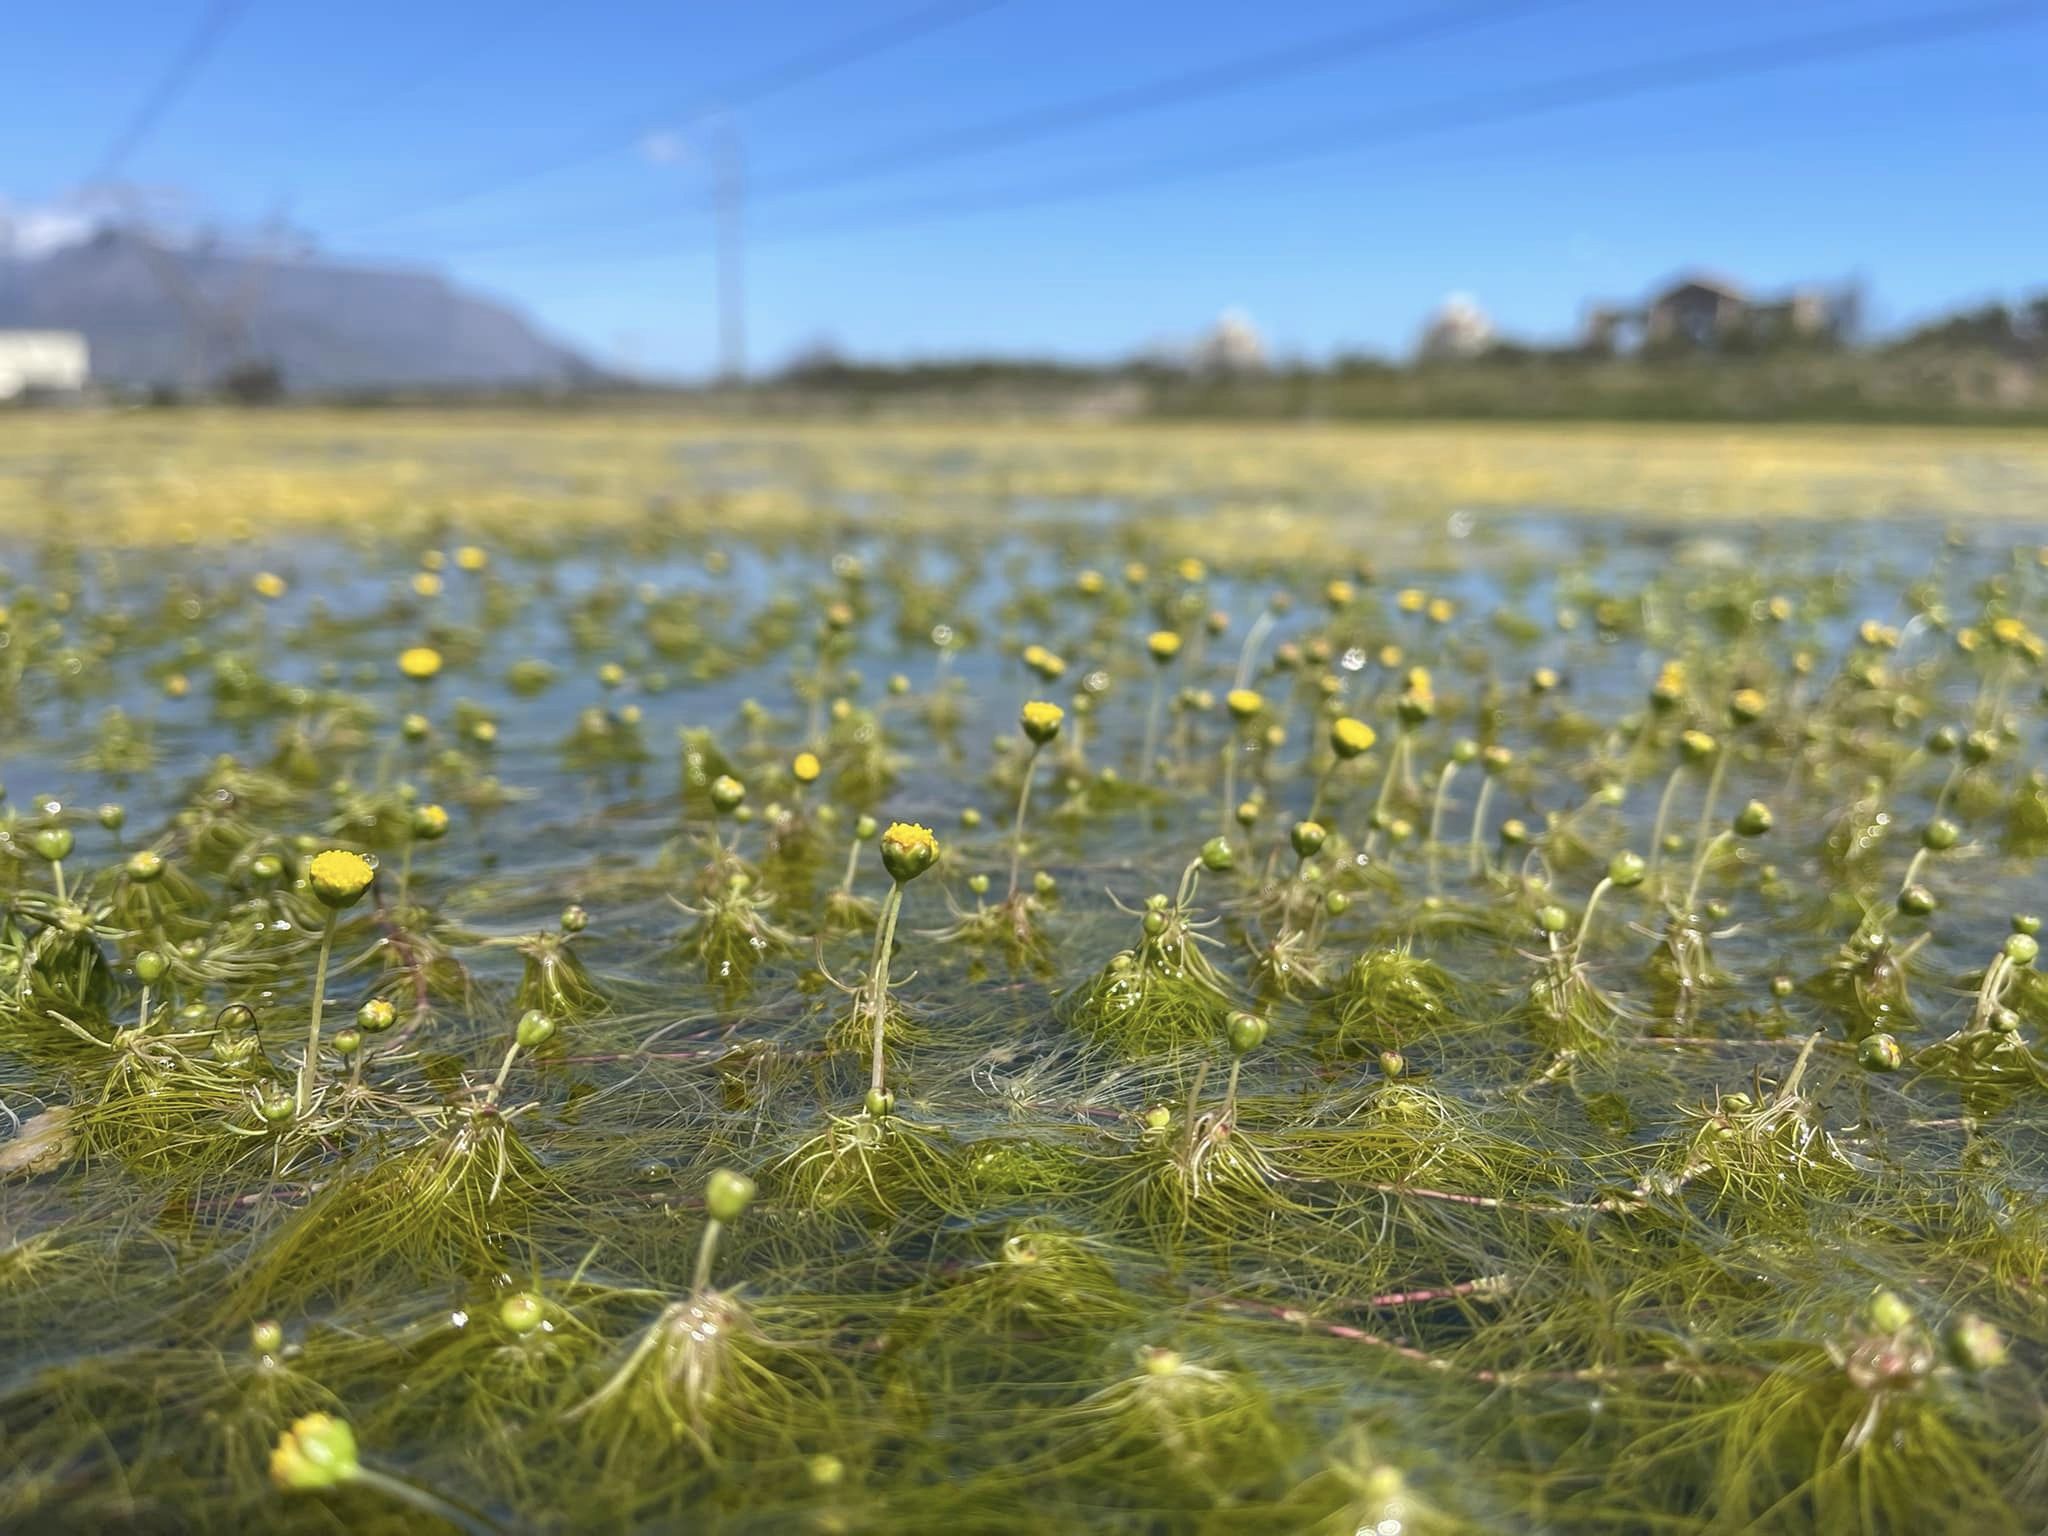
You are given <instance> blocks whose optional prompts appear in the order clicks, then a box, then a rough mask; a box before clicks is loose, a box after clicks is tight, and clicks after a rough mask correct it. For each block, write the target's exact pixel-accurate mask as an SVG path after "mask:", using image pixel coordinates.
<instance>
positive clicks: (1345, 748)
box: [1330, 715, 1380, 762]
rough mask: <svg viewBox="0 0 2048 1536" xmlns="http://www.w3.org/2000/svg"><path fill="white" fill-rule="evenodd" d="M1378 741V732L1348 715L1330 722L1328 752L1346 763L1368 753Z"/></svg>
mask: <svg viewBox="0 0 2048 1536" xmlns="http://www.w3.org/2000/svg"><path fill="white" fill-rule="evenodd" d="M1379 739H1380V737H1379V732H1377V731H1375V730H1374V729H1373V728H1372V727H1371V726H1369V725H1367V724H1366V723H1365V722H1364V721H1363V720H1356V719H1353V718H1352V717H1351V716H1350V715H1343V716H1340V717H1339V718H1337V719H1335V720H1332V721H1331V722H1330V750H1331V751H1333V752H1335V753H1336V754H1337V755H1338V756H1339V757H1341V758H1343V759H1344V760H1345V761H1347V762H1348V761H1350V760H1351V759H1352V758H1354V757H1357V756H1358V755H1359V754H1360V753H1364V752H1370V751H1371V750H1372V744H1373V743H1374V742H1376V741H1378V740H1379Z"/></svg>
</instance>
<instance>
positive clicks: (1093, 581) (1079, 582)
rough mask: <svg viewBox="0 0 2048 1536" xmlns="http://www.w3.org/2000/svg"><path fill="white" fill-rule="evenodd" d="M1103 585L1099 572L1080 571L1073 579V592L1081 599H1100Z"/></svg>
mask: <svg viewBox="0 0 2048 1536" xmlns="http://www.w3.org/2000/svg"><path fill="white" fill-rule="evenodd" d="M1104 585H1105V583H1104V582H1103V579H1102V572H1100V571H1082V572H1080V573H1079V574H1078V575H1076V576H1075V577H1074V590H1075V591H1076V592H1078V593H1080V594H1081V595H1082V596H1083V597H1100V596H1101V595H1102V589H1103V587H1104Z"/></svg>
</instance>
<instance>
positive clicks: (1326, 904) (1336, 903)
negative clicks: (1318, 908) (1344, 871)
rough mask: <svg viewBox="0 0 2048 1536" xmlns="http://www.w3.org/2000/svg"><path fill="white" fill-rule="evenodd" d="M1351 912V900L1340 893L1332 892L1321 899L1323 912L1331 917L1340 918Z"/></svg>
mask: <svg viewBox="0 0 2048 1536" xmlns="http://www.w3.org/2000/svg"><path fill="white" fill-rule="evenodd" d="M1350 910H1351V898H1350V897H1349V896H1347V895H1345V894H1344V893H1343V892H1342V891H1332V892H1330V894H1329V895H1327V896H1325V897H1324V898H1323V911H1324V912H1326V913H1327V914H1329V915H1330V916H1331V917H1342V916H1343V915H1344V914H1345V913H1346V912H1349V911H1350Z"/></svg>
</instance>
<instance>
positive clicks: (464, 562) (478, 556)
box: [455, 544, 491, 571]
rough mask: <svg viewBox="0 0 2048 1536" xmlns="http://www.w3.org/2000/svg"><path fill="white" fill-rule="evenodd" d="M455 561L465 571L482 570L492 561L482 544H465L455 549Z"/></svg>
mask: <svg viewBox="0 0 2048 1536" xmlns="http://www.w3.org/2000/svg"><path fill="white" fill-rule="evenodd" d="M455 563H456V564H457V565H458V566H460V567H461V568H462V569H463V570H465V571H480V570H482V569H483V568H484V567H485V566H487V565H489V564H490V563H491V557H490V556H489V555H488V554H486V553H485V552H484V549H483V547H482V546H481V545H478V544H465V545H463V546H462V547H461V548H460V549H458V550H456V551H455Z"/></svg>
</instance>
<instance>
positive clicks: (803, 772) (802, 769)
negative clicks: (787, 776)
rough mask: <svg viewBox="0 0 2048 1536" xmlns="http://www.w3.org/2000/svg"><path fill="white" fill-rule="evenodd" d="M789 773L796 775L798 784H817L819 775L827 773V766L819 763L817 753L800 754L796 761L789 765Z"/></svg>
mask: <svg viewBox="0 0 2048 1536" xmlns="http://www.w3.org/2000/svg"><path fill="white" fill-rule="evenodd" d="M789 771H790V772H791V773H793V774H794V775H796V781H797V783H799V784H815V783H817V782H818V775H819V774H821V773H823V772H824V771H825V765H824V764H823V763H821V762H819V761H818V754H817V753H815V752H799V753H797V755H796V759H795V761H794V762H792V763H791V764H790V765H789Z"/></svg>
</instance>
